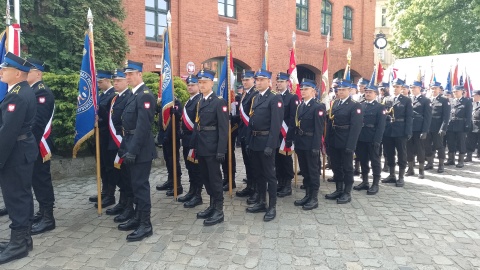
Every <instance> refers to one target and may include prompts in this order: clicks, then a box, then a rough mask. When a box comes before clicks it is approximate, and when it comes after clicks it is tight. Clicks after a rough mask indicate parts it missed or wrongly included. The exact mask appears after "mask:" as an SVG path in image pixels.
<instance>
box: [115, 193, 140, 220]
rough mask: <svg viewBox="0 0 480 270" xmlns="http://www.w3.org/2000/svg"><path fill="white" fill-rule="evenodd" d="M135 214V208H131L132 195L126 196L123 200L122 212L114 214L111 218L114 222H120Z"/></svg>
mask: <svg viewBox="0 0 480 270" xmlns="http://www.w3.org/2000/svg"><path fill="white" fill-rule="evenodd" d="M134 216H135V209H133V197H127V199H126V200H125V208H124V209H123V211H122V213H121V214H120V215H118V216H116V217H115V218H114V219H113V222H115V223H122V222H126V221H128V220H129V219H131V218H133V217H134Z"/></svg>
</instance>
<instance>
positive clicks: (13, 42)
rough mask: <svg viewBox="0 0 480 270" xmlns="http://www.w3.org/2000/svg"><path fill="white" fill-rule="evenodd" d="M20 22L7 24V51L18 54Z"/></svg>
mask: <svg viewBox="0 0 480 270" xmlns="http://www.w3.org/2000/svg"><path fill="white" fill-rule="evenodd" d="M20 32H22V29H20V24H18V23H14V24H12V25H10V26H8V51H9V52H11V53H13V54H15V55H18V56H20Z"/></svg>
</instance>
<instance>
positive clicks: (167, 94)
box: [162, 31, 173, 130]
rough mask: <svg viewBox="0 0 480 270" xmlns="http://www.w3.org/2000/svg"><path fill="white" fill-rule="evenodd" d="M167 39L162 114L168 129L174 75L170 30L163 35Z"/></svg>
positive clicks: (164, 57) (164, 53)
mask: <svg viewBox="0 0 480 270" xmlns="http://www.w3.org/2000/svg"><path fill="white" fill-rule="evenodd" d="M163 38H164V40H165V42H164V46H163V66H162V116H163V118H162V119H163V129H164V130H166V129H167V126H168V123H169V122H170V110H171V108H172V107H173V76H172V69H171V63H172V62H171V55H170V41H169V36H168V31H167V32H165V34H164V35H163Z"/></svg>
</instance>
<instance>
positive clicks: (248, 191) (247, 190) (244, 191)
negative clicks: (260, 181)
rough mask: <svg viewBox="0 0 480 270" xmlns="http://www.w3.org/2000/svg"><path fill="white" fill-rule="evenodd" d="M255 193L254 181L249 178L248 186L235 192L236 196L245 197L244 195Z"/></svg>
mask: <svg viewBox="0 0 480 270" xmlns="http://www.w3.org/2000/svg"><path fill="white" fill-rule="evenodd" d="M253 193H254V190H253V181H252V179H247V187H245V188H244V189H242V190H240V191H237V192H235V196H237V197H241V198H243V197H248V196H251V195H252V194H253Z"/></svg>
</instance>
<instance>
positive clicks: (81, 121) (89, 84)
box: [73, 34, 97, 157]
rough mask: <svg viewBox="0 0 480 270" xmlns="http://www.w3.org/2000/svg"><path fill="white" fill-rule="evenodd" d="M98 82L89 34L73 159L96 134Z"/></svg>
mask: <svg viewBox="0 0 480 270" xmlns="http://www.w3.org/2000/svg"><path fill="white" fill-rule="evenodd" d="M96 87H97V81H96V74H95V59H94V58H93V48H92V44H91V42H90V37H89V36H88V34H86V35H85V43H84V49H83V58H82V67H81V70H80V81H79V83H78V101H77V102H78V103H77V118H76V122H75V146H74V147H73V157H76V155H77V152H78V150H79V149H80V146H81V145H82V143H83V142H84V141H85V140H87V139H88V138H89V137H90V136H92V135H93V134H94V128H95V114H96V108H97V88H96Z"/></svg>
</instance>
